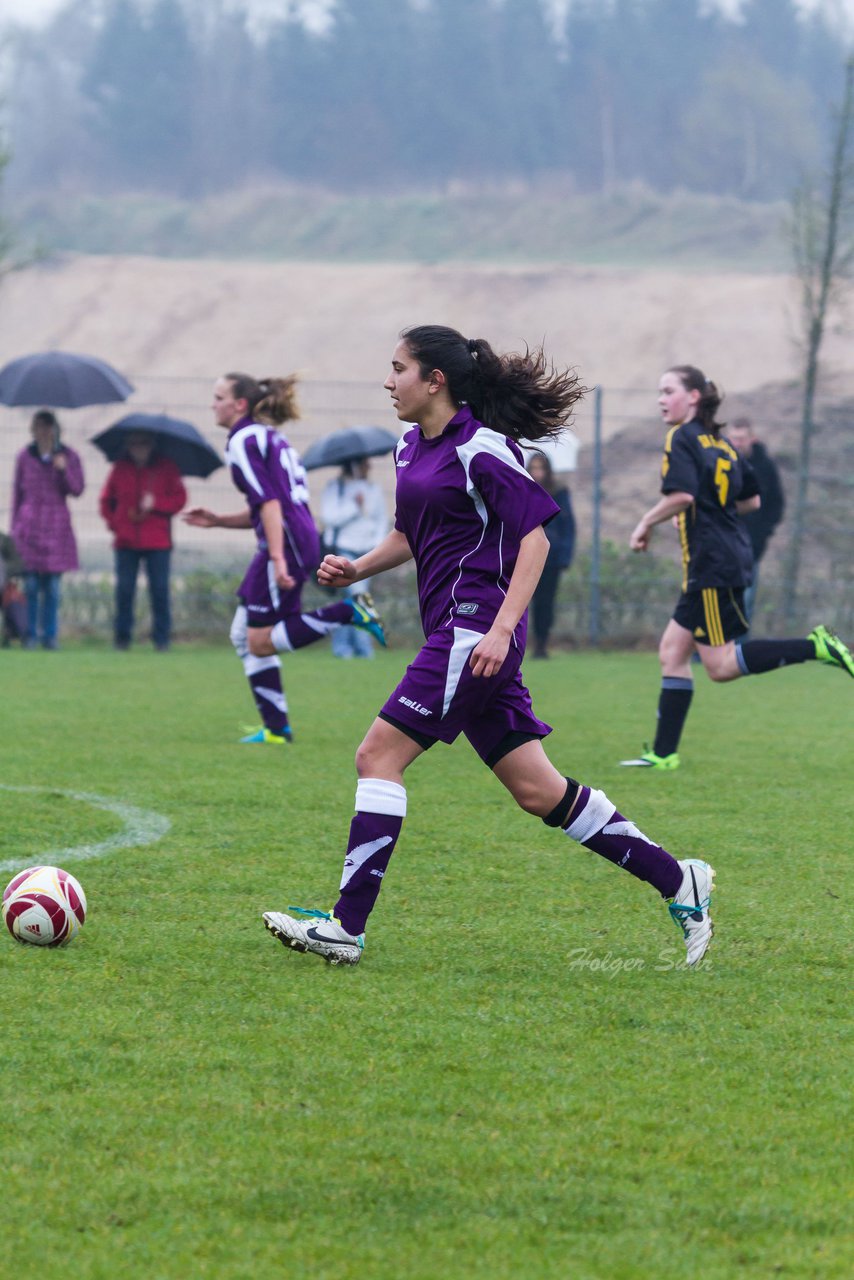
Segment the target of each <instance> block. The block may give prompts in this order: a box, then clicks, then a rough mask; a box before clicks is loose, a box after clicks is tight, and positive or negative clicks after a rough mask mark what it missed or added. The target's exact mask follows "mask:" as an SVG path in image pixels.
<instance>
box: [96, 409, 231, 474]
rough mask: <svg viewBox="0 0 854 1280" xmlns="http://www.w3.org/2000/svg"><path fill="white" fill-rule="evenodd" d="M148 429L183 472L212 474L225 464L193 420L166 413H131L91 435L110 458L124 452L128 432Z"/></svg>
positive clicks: (163, 451) (158, 444)
mask: <svg viewBox="0 0 854 1280" xmlns="http://www.w3.org/2000/svg"><path fill="white" fill-rule="evenodd" d="M139 431H146V432H147V433H148V434H149V435H151V436H153V437H154V440H155V443H156V446H157V452H158V453H160V454H162V455H163V456H164V457H166V458H171V459H172V461H173V462H174V463H175V464H176V465H177V467H178V470H179V471H180V472H181V475H182V476H209V475H210V474H211V472H212V471H216V469H217V467H221V466H222V465H223V461H222V458H221V457H220V456H219V454H218V453H217V451H216V449H214V447H213V446H212V445H209V444H208V442H207V440H206V439H205V438H204V436H203V435H202V434H201V432H199V431H197V430H196V428H195V427H194V426H193V424H192V422H184V420H183V419H182V418H169V417H167V416H166V414H165V413H129V414H128V415H127V417H125V418H120V419H119V421H118V422H114V423H113V425H112V426H111V427H107V428H106V430H105V431H99V432H98V434H97V435H96V436H93V437H92V443H93V444H96V445H97V446H98V448H99V449H100V450H101V452H102V453H104V454H106V456H107V457H108V458H109V460H110V462H115V461H116V459H117V458H120V457H121V456H122V454H123V453H124V452H125V448H126V446H127V438H128V436H129V435H132V434H135V433H137V432H139Z"/></svg>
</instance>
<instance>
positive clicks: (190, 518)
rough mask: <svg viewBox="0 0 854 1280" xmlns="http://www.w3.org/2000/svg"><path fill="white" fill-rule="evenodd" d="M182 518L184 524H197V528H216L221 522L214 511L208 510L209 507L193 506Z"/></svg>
mask: <svg viewBox="0 0 854 1280" xmlns="http://www.w3.org/2000/svg"><path fill="white" fill-rule="evenodd" d="M181 519H182V520H183V521H184V524H192V525H195V527H196V528H197V529H215V528H216V526H217V524H218V523H219V517H218V516H217V515H215V514H214V512H213V511H208V509H207V507H191V508H190V510H189V511H185V512H184V514H183V515H182V517H181Z"/></svg>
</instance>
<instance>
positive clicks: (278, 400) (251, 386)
mask: <svg viewBox="0 0 854 1280" xmlns="http://www.w3.org/2000/svg"><path fill="white" fill-rule="evenodd" d="M225 380H226V382H230V383H231V386H232V389H233V392H234V398H235V400H245V401H246V403H247V405H248V406H249V412H250V413H251V415H252V417H253V418H255V419H257V420H258V422H268V423H270V424H271V425H272V426H276V427H278V426H281V424H282V423H283V422H292V421H293V419H294V418H298V417H299V408H298V407H297V398H296V383H297V378H296V374H295V373H292V374H291V375H290V377H288V378H258V379H255V378H251V377H250V376H249V374H248V373H227V374H225Z"/></svg>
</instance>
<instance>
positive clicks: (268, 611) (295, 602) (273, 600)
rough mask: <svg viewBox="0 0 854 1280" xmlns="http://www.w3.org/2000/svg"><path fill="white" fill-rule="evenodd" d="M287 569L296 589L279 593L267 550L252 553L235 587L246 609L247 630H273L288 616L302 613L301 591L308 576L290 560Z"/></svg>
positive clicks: (291, 588)
mask: <svg viewBox="0 0 854 1280" xmlns="http://www.w3.org/2000/svg"><path fill="white" fill-rule="evenodd" d="M288 569H289V570H290V573H291V576H292V577H293V578H295V579H296V586H293V587H289V588H288V590H287V591H282V590H281V588H279V587H277V586H276V578H275V575H274V573H273V566H272V564H271V562H270V560H269V558H268V556H267V553H266V551H256V552H255V555H254V556H253V557H252V560H251V563H250V565H249V568H248V569H247V570H246V573H245V575H244V578H243V581H242V582H241V584H240V586H239V587H238V588H237V594H238V596H239V598H240V601H241V603H242V604H244V605H245V606H246V620H247V624H248V625H249V626H250V627H273V626H275V625H276V623H277V622H281V620H282V619H283V618H286V617H287V616H288V614H290V613H300V612H301V611H302V589H303V585H304V584H305V581H306V579H307V577H308V574H307V573H306V572H305V571H304V570H303V569H302V568H300V566H299V565H292V564H291V563H290V561H289V562H288Z"/></svg>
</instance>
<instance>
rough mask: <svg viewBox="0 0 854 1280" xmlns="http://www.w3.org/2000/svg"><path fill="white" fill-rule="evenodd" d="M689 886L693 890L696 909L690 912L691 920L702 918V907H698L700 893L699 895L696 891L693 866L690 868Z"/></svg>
mask: <svg viewBox="0 0 854 1280" xmlns="http://www.w3.org/2000/svg"><path fill="white" fill-rule="evenodd" d="M691 887H692V888H693V890H694V906H695V907H696V908H697V910H696V911H693V912H692V913H691V919H692V920H702V918H703V912H702V909H701V907H700V895H699V893H698V892H697V877H696V876H695V875H694V868H693V867H692V868H691Z"/></svg>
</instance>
